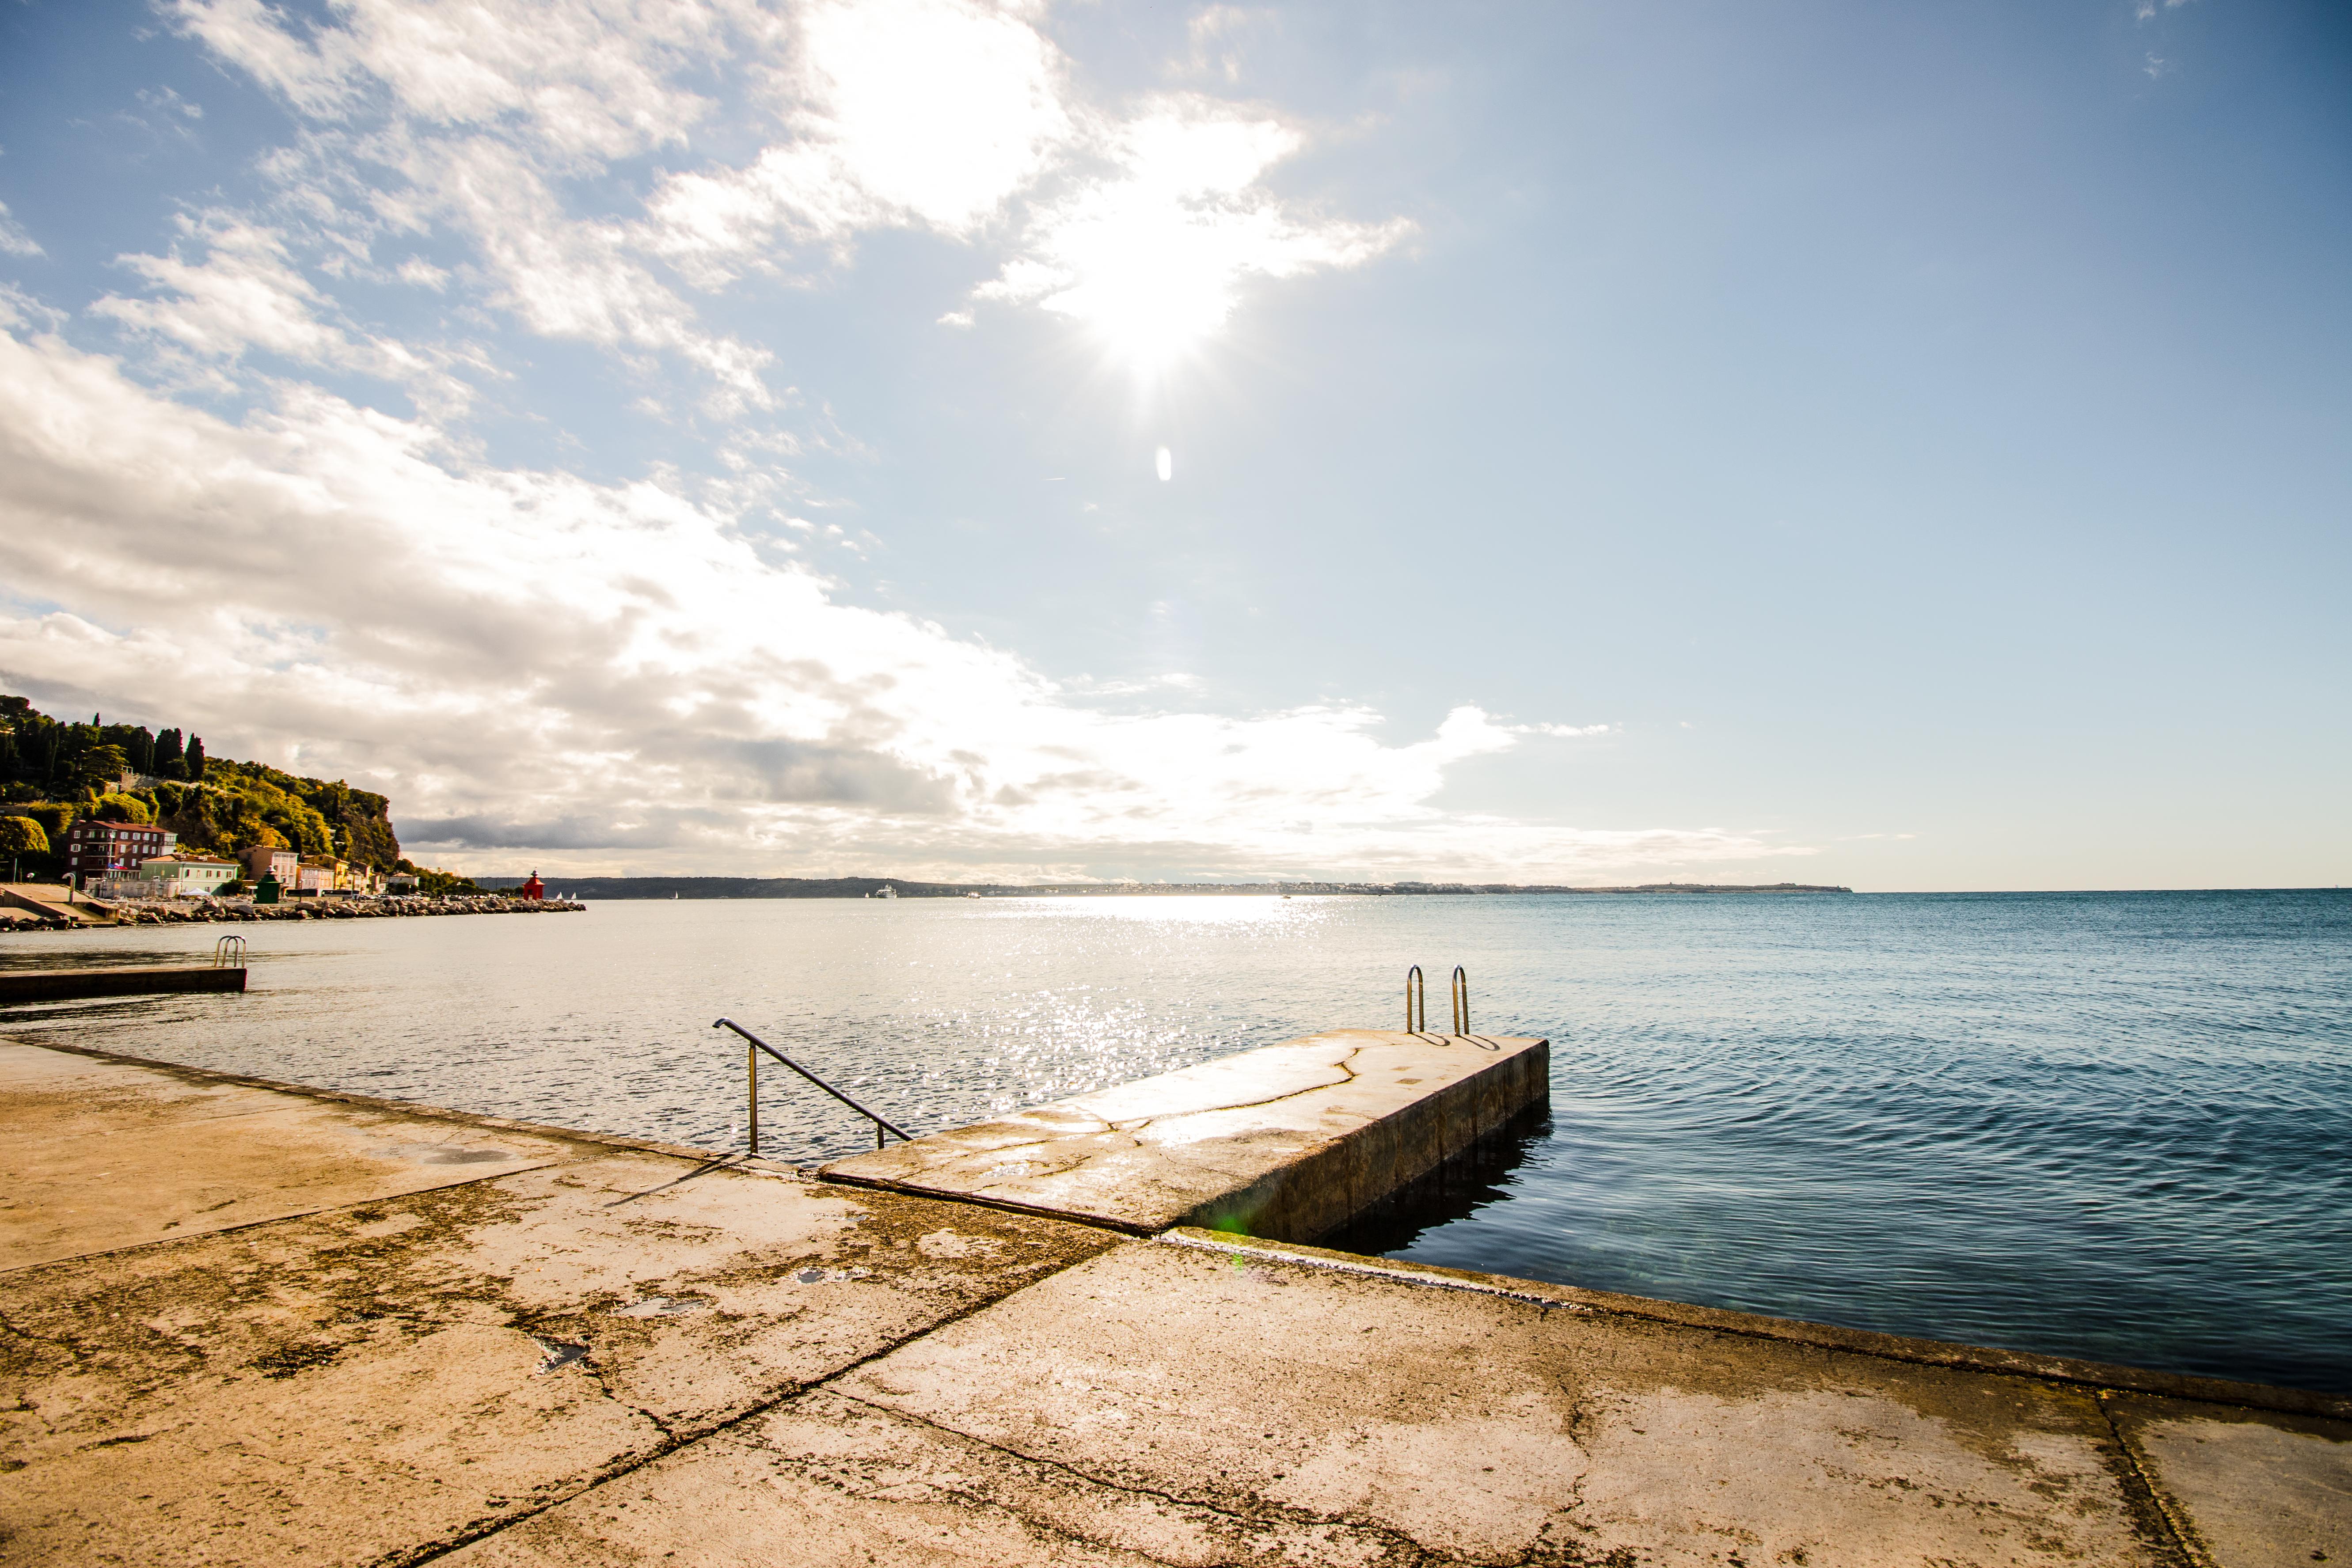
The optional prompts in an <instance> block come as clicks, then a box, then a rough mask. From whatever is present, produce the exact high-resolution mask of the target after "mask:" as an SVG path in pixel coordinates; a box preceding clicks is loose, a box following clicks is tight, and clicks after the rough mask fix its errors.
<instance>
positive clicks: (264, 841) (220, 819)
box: [0, 696, 471, 890]
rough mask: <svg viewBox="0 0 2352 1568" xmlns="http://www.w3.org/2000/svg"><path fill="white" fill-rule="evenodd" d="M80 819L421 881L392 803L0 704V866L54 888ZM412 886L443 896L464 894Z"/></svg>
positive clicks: (218, 849)
mask: <svg viewBox="0 0 2352 1568" xmlns="http://www.w3.org/2000/svg"><path fill="white" fill-rule="evenodd" d="M79 817H95V818H98V819H99V820H100V821H108V822H152V823H155V824H157V825H159V826H163V827H165V828H168V829H170V830H171V831H172V832H173V833H176V834H178V835H179V838H180V847H181V848H183V849H185V850H192V851H195V852H197V853H202V854H212V855H219V856H230V855H234V854H236V852H237V851H239V850H242V849H249V848H252V847H255V846H257V845H268V846H271V847H285V848H289V849H292V850H294V851H295V852H296V853H298V854H300V855H305V856H320V857H327V856H331V857H333V858H337V859H341V860H350V861H353V862H356V863H358V864H361V865H365V866H369V867H373V868H375V869H377V870H379V871H417V870H419V868H416V867H414V866H412V865H410V864H409V863H408V862H407V861H406V860H404V859H403V858H401V854H400V840H399V838H398V837H396V836H395V835H394V832H393V827H392V803H391V802H390V801H389V800H388V799H386V798H385V797H384V796H383V795H377V794H374V793H373V792H372V791H369V790H363V789H353V788H352V786H351V785H350V784H346V783H345V782H343V781H342V780H341V779H334V780H327V779H314V778H303V777H300V776H299V775H296V774H293V773H283V772H280V771H279V770H278V769H276V768H273V767H270V766H269V765H268V764H267V763H240V762H236V761H233V760H231V759H229V758H226V757H215V756H212V755H210V754H209V753H207V752H206V751H205V742H204V739H203V737H201V736H198V735H185V734H184V733H183V732H182V731H180V730H178V729H176V728H173V729H164V730H160V731H150V730H148V729H147V728H146V727H145V726H143V725H137V724H109V723H106V722H104V721H103V719H102V717H101V716H100V715H98V714H92V715H91V716H90V721H89V723H87V724H84V723H79V722H77V721H71V720H63V719H53V718H51V717H49V716H48V715H47V714H45V713H42V712H40V711H39V710H37V709H35V708H34V707H33V705H32V703H31V702H30V701H28V700H26V699H25V698H22V697H5V696H0V856H13V857H15V858H17V859H18V860H19V862H20V863H21V866H22V868H23V869H24V870H25V871H26V873H27V874H28V875H33V876H54V875H56V874H57V873H58V869H59V868H60V866H61V863H62V857H63V851H64V847H65V836H66V830H67V828H68V826H70V825H71V824H72V823H73V822H74V821H75V820H76V819H77V818H79ZM36 841H37V842H36ZM0 871H5V867H0ZM419 874H420V875H422V876H424V877H425V878H427V879H429V880H430V881H431V882H434V883H438V884H441V885H443V886H444V887H446V888H447V889H449V890H461V888H462V887H470V886H471V884H470V883H468V882H467V881H466V879H463V878H458V877H453V876H449V875H448V874H446V873H443V872H424V871H420V872H419ZM428 890H435V889H430V888H428Z"/></svg>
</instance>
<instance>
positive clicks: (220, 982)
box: [0, 963, 245, 1004]
mask: <svg viewBox="0 0 2352 1568" xmlns="http://www.w3.org/2000/svg"><path fill="white" fill-rule="evenodd" d="M244 989H245V965H244V964H242V963H239V964H235V965H228V964H223V965H218V966H215V965H213V964H209V963H207V964H200V965H193V966H191V965H181V966H179V967H175V968H170V969H154V968H138V967H133V966H131V965H128V964H122V965H92V966H91V967H89V968H87V969H0V1004H5V1003H10V1002H67V1001H72V1000H75V999H77V998H80V997H85V996H149V995H155V994H162V993H164V992H170V991H242V990H244Z"/></svg>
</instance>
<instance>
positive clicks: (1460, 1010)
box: [1453, 963, 1470, 1035]
mask: <svg viewBox="0 0 2352 1568" xmlns="http://www.w3.org/2000/svg"><path fill="white" fill-rule="evenodd" d="M1453 991H1454V1033H1455V1034H1457V1035H1466V1034H1468V1033H1469V1032H1470V972H1469V971H1468V970H1466V969H1464V968H1463V967H1462V966H1461V965H1460V964H1458V963H1457V964H1455V965H1454V984H1453Z"/></svg>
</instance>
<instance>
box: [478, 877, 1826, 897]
mask: <svg viewBox="0 0 2352 1568" xmlns="http://www.w3.org/2000/svg"><path fill="white" fill-rule="evenodd" d="M474 881H475V883H476V884H477V885H478V886H479V887H483V888H488V889H499V888H510V887H515V886H518V885H520V883H521V881H522V879H521V878H520V877H477V878H475V879H474ZM548 885H549V887H550V888H551V889H561V890H562V892H563V894H564V895H565V896H566V897H567V898H573V899H667V898H673V897H675V898H677V899H680V900H685V899H863V898H870V897H873V896H875V895H877V894H878V893H879V892H881V890H882V889H885V888H889V889H893V890H895V891H896V893H897V894H898V897H899V898H902V899H961V898H971V897H978V898H983V899H1045V898H1072V899H1076V898H1116V897H1138V896H1141V897H1160V898H1167V897H1185V896H1199V895H1202V894H1210V895H1223V896H1226V897H1233V898H1271V897H1274V896H1276V895H1277V894H1279V895H1283V896H1290V895H1293V894H1323V895H1348V896H1353V897H1359V898H1421V897H1460V896H1471V895H1485V894H1496V893H1547V894H1550V893H1557V894H1571V893H1572V894H1590V895H1599V894H1610V893H1620V894H1622V893H1746V894H1756V893H1852V892H1853V889H1852V888H1832V887H1821V886H1816V885H1813V884H1811V883H1804V882H1768V883H1762V884H1758V885H1749V884H1746V883H1728V882H1646V883H1643V884H1642V885H1640V886H1638V887H1628V888H1571V887H1565V886H1553V885H1544V884H1520V883H1511V882H1041V883H1034V884H1032V883H1016V882H905V881H899V880H897V879H891V878H883V877H568V878H567V877H556V878H552V879H550V880H549V883H548Z"/></svg>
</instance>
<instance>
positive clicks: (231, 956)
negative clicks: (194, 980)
mask: <svg viewBox="0 0 2352 1568" xmlns="http://www.w3.org/2000/svg"><path fill="white" fill-rule="evenodd" d="M232 960H234V962H231V961H232ZM213 967H214V968H215V969H243V968H244V967H245V938H243V937H241V936H237V935H236V934H235V933H231V934H230V935H227V936H225V937H223V938H221V939H220V940H219V941H218V942H215V943H213Z"/></svg>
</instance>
